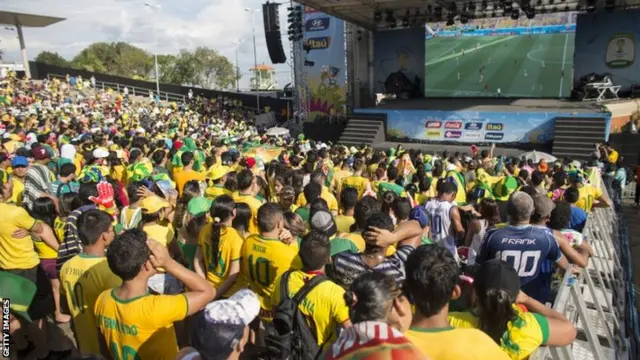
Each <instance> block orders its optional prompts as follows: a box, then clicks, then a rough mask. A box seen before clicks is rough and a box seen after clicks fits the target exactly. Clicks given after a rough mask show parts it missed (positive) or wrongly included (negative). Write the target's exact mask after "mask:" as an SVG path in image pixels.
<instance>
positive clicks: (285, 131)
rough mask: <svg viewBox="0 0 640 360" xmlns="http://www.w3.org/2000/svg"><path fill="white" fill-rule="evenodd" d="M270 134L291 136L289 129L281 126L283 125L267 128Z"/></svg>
mask: <svg viewBox="0 0 640 360" xmlns="http://www.w3.org/2000/svg"><path fill="white" fill-rule="evenodd" d="M267 135H268V136H289V129H285V128H281V127H272V128H271V129H269V130H267Z"/></svg>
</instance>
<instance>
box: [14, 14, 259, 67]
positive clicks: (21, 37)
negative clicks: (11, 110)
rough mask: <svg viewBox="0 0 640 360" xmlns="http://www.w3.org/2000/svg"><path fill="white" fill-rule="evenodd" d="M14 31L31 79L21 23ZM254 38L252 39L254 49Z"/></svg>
mask: <svg viewBox="0 0 640 360" xmlns="http://www.w3.org/2000/svg"><path fill="white" fill-rule="evenodd" d="M16 32H17V33H18V41H19V42H20V54H21V55H22V63H23V65H24V74H25V75H26V76H27V78H28V79H31V69H29V57H28V56H27V47H26V46H25V44H24V36H23V35H22V25H20V24H16ZM255 43H256V42H255V38H254V40H253V44H254V49H255ZM254 51H255V50H254Z"/></svg>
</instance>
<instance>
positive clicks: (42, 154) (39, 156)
mask: <svg viewBox="0 0 640 360" xmlns="http://www.w3.org/2000/svg"><path fill="white" fill-rule="evenodd" d="M31 153H32V154H33V158H34V159H36V160H44V159H49V158H50V157H51V156H50V155H49V152H48V151H47V149H46V148H45V147H44V146H38V147H36V148H31Z"/></svg>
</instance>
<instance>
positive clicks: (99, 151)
mask: <svg viewBox="0 0 640 360" xmlns="http://www.w3.org/2000/svg"><path fill="white" fill-rule="evenodd" d="M93 157H94V158H96V159H104V158H107V157H109V151H108V150H107V149H105V148H101V147H99V148H96V149H94V150H93Z"/></svg>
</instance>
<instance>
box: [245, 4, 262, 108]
mask: <svg viewBox="0 0 640 360" xmlns="http://www.w3.org/2000/svg"><path fill="white" fill-rule="evenodd" d="M244 11H246V12H250V13H251V31H252V32H253V68H254V70H255V71H256V109H257V110H258V111H259V110H260V83H261V82H262V81H260V80H261V79H259V77H261V74H260V70H258V54H257V52H256V26H255V21H254V16H253V15H254V14H255V13H257V12H260V9H250V8H244Z"/></svg>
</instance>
